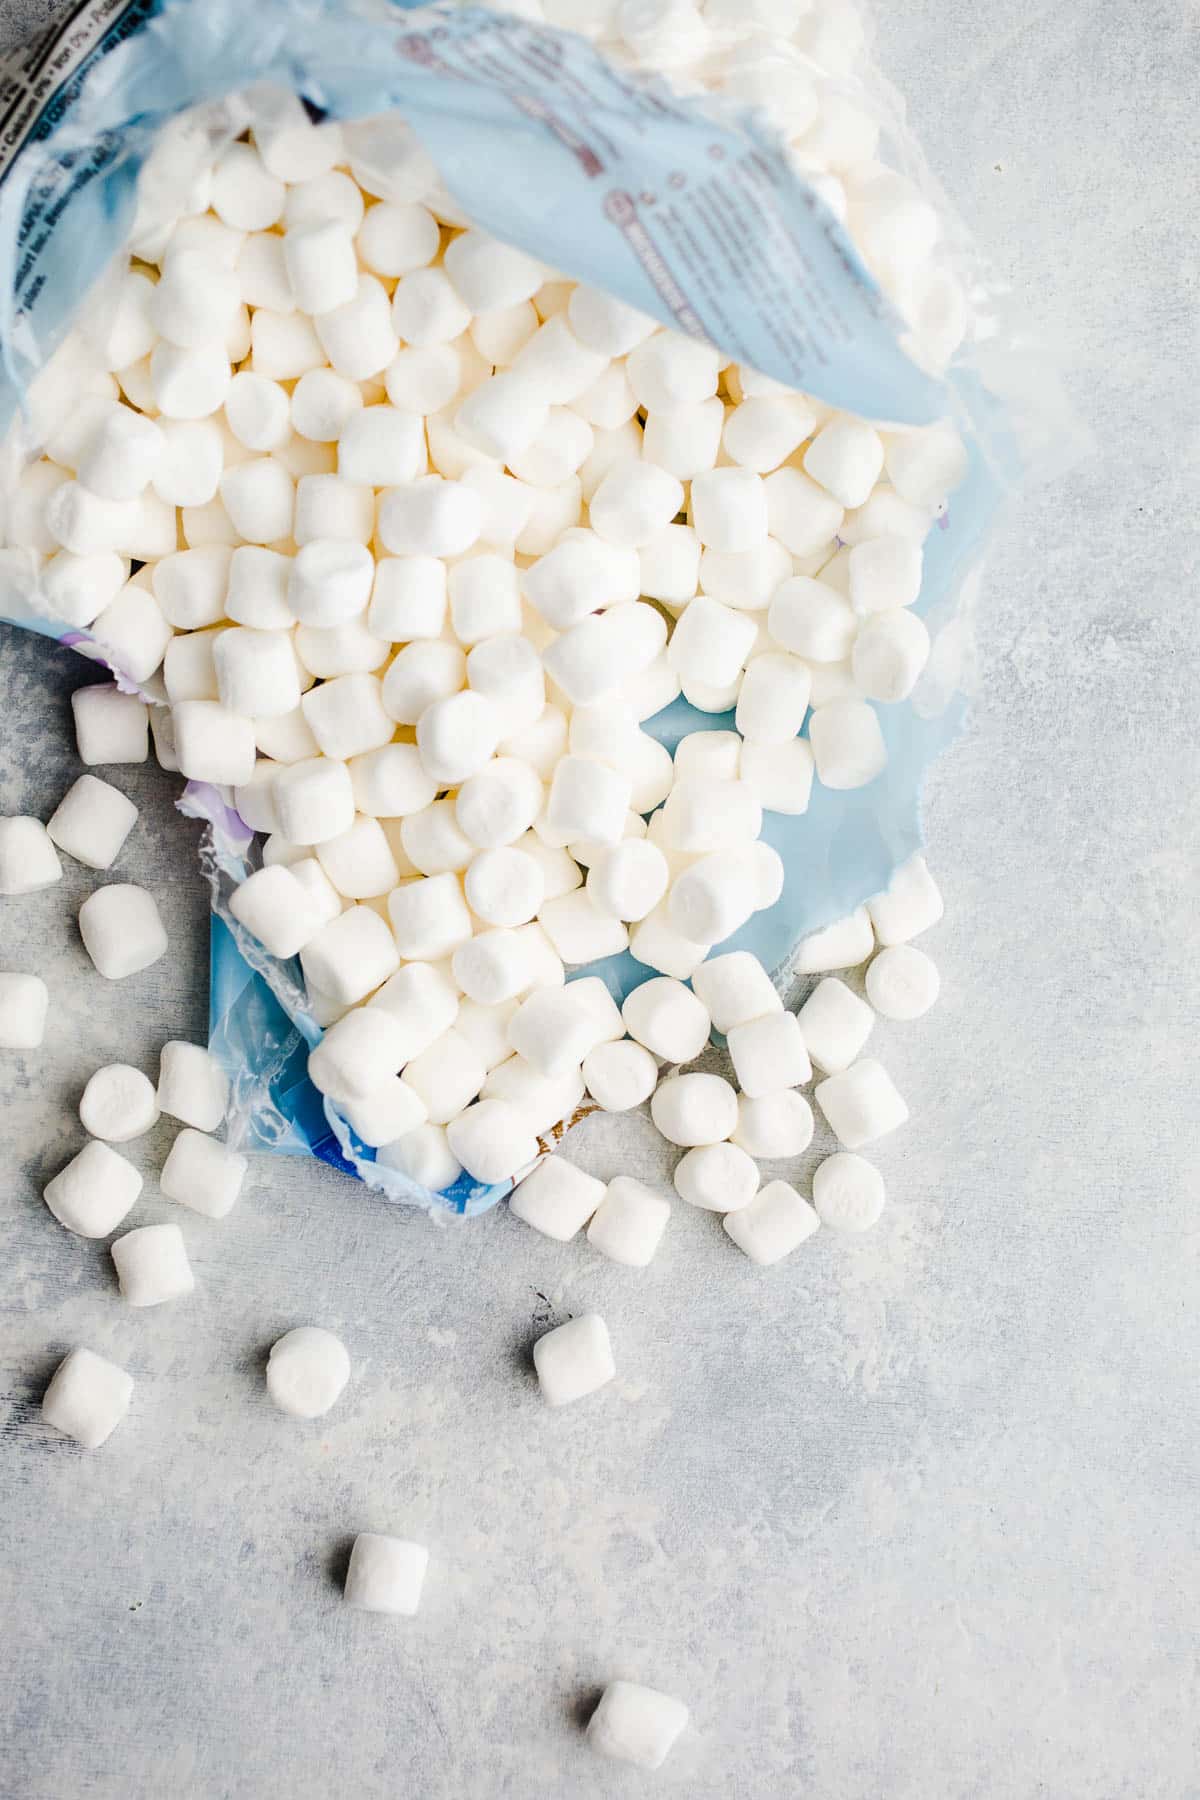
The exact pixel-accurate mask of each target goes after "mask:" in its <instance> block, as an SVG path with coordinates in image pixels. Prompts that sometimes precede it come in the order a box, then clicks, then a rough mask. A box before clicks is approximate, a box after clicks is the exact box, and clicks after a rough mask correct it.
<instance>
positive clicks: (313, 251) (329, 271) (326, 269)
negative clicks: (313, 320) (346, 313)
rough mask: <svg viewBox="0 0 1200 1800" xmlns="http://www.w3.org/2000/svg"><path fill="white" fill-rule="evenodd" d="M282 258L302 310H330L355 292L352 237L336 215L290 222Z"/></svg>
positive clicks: (356, 264)
mask: <svg viewBox="0 0 1200 1800" xmlns="http://www.w3.org/2000/svg"><path fill="white" fill-rule="evenodd" d="M283 260H284V267H285V268H286V270H287V277H288V282H289V284H290V286H291V290H292V295H293V297H294V299H295V302H296V305H297V306H298V307H299V308H300V311H301V312H303V313H328V312H332V311H333V309H334V307H337V306H344V305H345V304H346V303H347V302H348V301H352V300H353V299H354V298H355V296H356V294H357V293H358V262H357V258H356V257H355V254H354V238H353V236H352V235H351V233H350V232H349V231H348V230H347V229H346V226H345V225H344V224H343V222H342V221H341V220H340V219H320V220H314V221H311V222H305V223H297V224H294V225H292V226H290V227H289V229H288V232H287V234H286V236H285V237H284V240H283ZM331 360H332V358H331ZM356 379H357V378H356Z"/></svg>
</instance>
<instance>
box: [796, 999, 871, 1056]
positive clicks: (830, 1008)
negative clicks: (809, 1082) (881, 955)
mask: <svg viewBox="0 0 1200 1800" xmlns="http://www.w3.org/2000/svg"><path fill="white" fill-rule="evenodd" d="M797 1017H798V1019H799V1022H800V1030H801V1031H802V1033H803V1034H804V1043H805V1047H806V1049H807V1050H808V1054H809V1056H810V1057H811V1059H812V1061H813V1063H814V1064H815V1066H816V1067H817V1068H818V1069H822V1070H823V1071H824V1072H825V1073H826V1074H827V1075H836V1074H840V1072H841V1071H842V1070H843V1069H848V1068H849V1067H850V1064H851V1063H852V1062H853V1061H854V1060H855V1058H856V1057H857V1056H858V1054H859V1052H860V1051H861V1049H862V1047H863V1045H864V1044H865V1043H866V1041H867V1039H868V1038H869V1037H870V1035H871V1031H872V1028H873V1027H874V1024H875V1014H874V1013H873V1012H872V1010H871V1008H870V1007H869V1006H868V1005H867V1003H866V1001H865V1000H860V999H859V997H858V995H857V994H856V993H854V992H853V991H852V990H851V989H850V988H848V987H847V986H846V984H845V982H844V981H839V980H838V979H837V978H836V976H832V975H827V976H826V977H825V979H824V981H819V982H818V983H817V985H816V987H815V988H814V989H813V991H812V993H811V994H810V995H809V997H808V999H807V1000H806V1001H805V1002H804V1005H803V1006H802V1007H801V1008H800V1011H799V1014H798V1015H797Z"/></svg>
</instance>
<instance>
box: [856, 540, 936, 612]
mask: <svg viewBox="0 0 1200 1800" xmlns="http://www.w3.org/2000/svg"><path fill="white" fill-rule="evenodd" d="M921 566H922V557H921V546H920V544H919V543H915V542H914V541H913V540H912V539H911V538H907V537H877V538H871V539H870V540H869V541H868V542H866V543H861V544H855V545H854V546H853V547H852V548H851V550H850V551H849V553H848V555H847V558H846V569H847V575H848V584H849V590H850V604H851V605H852V606H853V608H854V610H855V612H856V613H858V615H859V616H860V617H863V616H864V615H867V614H870V613H879V612H888V611H890V610H891V609H892V608H893V607H897V606H911V605H912V603H913V601H914V600H915V599H916V598H917V596H918V594H919V593H920V592H921Z"/></svg>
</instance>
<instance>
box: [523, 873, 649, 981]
mask: <svg viewBox="0 0 1200 1800" xmlns="http://www.w3.org/2000/svg"><path fill="white" fill-rule="evenodd" d="M538 919H539V921H540V922H541V925H542V927H543V929H544V930H545V933H546V936H547V937H548V938H549V939H550V942H551V944H552V945H553V946H554V949H555V950H556V952H557V953H558V955H559V956H560V957H561V958H562V960H563V962H565V963H573V964H574V963H587V962H596V961H598V960H599V959H600V958H601V957H604V956H616V955H618V954H619V953H620V952H621V951H622V950H625V949H627V948H628V946H629V934H628V932H627V931H626V929H625V927H624V925H623V924H622V923H621V921H620V920H619V919H609V918H606V917H605V916H604V914H603V913H602V912H600V911H599V910H598V908H597V907H595V906H594V905H593V904H592V901H591V899H590V898H589V896H588V893H587V890H586V889H585V888H576V889H575V891H574V892H573V893H569V894H559V895H557V896H556V897H555V898H554V899H553V900H547V901H545V902H544V904H543V906H542V908H541V911H540V912H539V913H538Z"/></svg>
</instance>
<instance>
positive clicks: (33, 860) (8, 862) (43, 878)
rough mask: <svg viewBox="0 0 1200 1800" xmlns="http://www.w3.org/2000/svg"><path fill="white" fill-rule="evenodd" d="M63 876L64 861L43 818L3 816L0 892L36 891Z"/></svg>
mask: <svg viewBox="0 0 1200 1800" xmlns="http://www.w3.org/2000/svg"><path fill="white" fill-rule="evenodd" d="M53 822H54V821H53V820H51V824H53ZM61 880H62V864H61V862H59V860H58V852H57V850H56V849H55V848H54V841H53V838H52V836H51V833H50V832H49V831H48V829H47V827H46V826H45V825H43V824H42V822H41V820H40V819H29V818H23V817H18V818H11V819H0V895H4V894H7V895H16V894H33V893H36V892H37V890H38V889H39V888H44V887H50V886H52V885H53V883H54V882H56V881H61Z"/></svg>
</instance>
